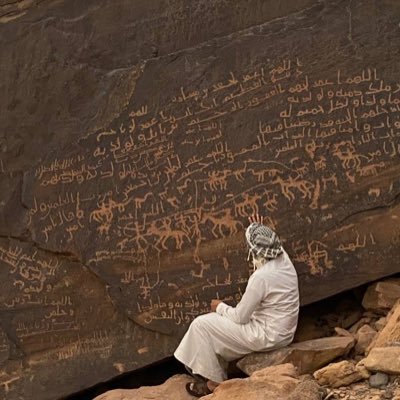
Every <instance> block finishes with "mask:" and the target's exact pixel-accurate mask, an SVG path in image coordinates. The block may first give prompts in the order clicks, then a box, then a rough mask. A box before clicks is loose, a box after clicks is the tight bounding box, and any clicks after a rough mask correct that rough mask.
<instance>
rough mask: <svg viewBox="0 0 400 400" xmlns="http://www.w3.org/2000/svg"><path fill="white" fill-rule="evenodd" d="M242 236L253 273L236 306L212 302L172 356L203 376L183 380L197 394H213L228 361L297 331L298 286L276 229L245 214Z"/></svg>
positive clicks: (281, 341)
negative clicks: (244, 238) (273, 229)
mask: <svg viewBox="0 0 400 400" xmlns="http://www.w3.org/2000/svg"><path fill="white" fill-rule="evenodd" d="M249 222H250V225H249V227H248V228H247V229H246V240H247V244H248V246H249V257H250V255H251V256H252V257H253V260H252V261H253V266H254V272H253V274H252V275H251V277H250V279H249V281H248V283H247V287H246V291H245V293H244V294H243V297H242V299H241V301H240V302H239V303H238V304H237V306H236V307H231V306H228V305H227V304H225V303H223V302H222V301H221V300H212V301H211V311H212V312H211V313H208V314H205V315H201V316H199V317H197V318H196V319H195V320H194V321H193V322H192V323H191V325H190V327H189V329H188V331H187V332H186V334H185V336H184V337H183V339H182V341H181V343H180V344H179V346H178V348H177V349H176V351H175V354H174V355H175V357H176V358H177V359H178V360H179V361H181V362H182V363H183V364H184V365H185V366H186V368H187V369H188V370H189V371H190V372H191V373H193V374H194V375H197V376H200V377H203V378H204V380H199V381H197V382H192V383H189V384H187V385H186V389H187V391H188V392H189V393H190V394H191V395H193V396H196V397H201V396H204V395H206V394H209V393H211V392H212V391H213V390H214V389H215V388H216V387H217V386H218V384H219V383H220V382H222V381H224V380H226V379H227V374H226V367H227V363H228V362H229V361H232V360H235V359H238V358H240V357H242V356H244V355H246V354H248V353H251V352H254V351H268V350H272V349H275V348H278V347H283V346H286V345H288V344H290V343H291V342H292V340H293V336H294V333H295V331H296V326H297V319H298V312H299V291H298V282H297V274H296V270H295V269H294V267H293V264H292V262H291V261H290V258H289V256H288V255H287V253H286V252H285V250H284V249H283V247H282V245H281V242H280V240H279V238H278V236H277V235H276V233H275V232H274V231H272V230H271V229H270V228H269V227H267V226H265V225H263V224H262V222H263V218H262V217H260V216H258V215H257V216H253V217H250V218H249Z"/></svg>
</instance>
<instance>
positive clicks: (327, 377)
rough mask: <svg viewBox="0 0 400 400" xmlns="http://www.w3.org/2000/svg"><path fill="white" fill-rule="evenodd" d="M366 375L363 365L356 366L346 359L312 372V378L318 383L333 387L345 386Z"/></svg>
mask: <svg viewBox="0 0 400 400" xmlns="http://www.w3.org/2000/svg"><path fill="white" fill-rule="evenodd" d="M368 377H369V373H368V371H367V370H366V369H365V368H364V367H362V366H356V365H355V364H353V363H352V362H350V361H347V360H345V361H340V362H338V363H333V364H329V365H327V366H326V367H324V368H321V369H320V370H318V371H316V372H315V373H314V378H315V379H316V380H317V381H318V383H319V384H320V385H329V386H331V387H334V388H338V387H340V386H347V385H350V384H351V383H353V382H357V381H360V380H362V379H367V378H368Z"/></svg>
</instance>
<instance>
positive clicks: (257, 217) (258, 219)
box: [249, 214, 264, 224]
mask: <svg viewBox="0 0 400 400" xmlns="http://www.w3.org/2000/svg"><path fill="white" fill-rule="evenodd" d="M263 221H264V217H263V216H262V215H259V214H253V215H252V216H251V217H249V222H250V223H251V224H252V223H253V222H257V223H259V224H262V223H263Z"/></svg>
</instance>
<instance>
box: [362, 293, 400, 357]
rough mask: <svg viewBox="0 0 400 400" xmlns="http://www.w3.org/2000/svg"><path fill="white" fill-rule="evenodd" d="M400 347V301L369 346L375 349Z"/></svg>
mask: <svg viewBox="0 0 400 400" xmlns="http://www.w3.org/2000/svg"><path fill="white" fill-rule="evenodd" d="M395 345H397V346H399V345H400V300H398V301H397V302H396V303H395V305H394V306H393V308H392V309H391V311H390V313H389V314H388V315H387V317H386V325H385V326H384V327H383V328H382V330H381V331H380V332H379V334H378V335H377V336H376V337H375V339H374V340H373V341H372V343H371V344H370V345H369V347H368V350H370V349H371V348H373V347H386V346H395Z"/></svg>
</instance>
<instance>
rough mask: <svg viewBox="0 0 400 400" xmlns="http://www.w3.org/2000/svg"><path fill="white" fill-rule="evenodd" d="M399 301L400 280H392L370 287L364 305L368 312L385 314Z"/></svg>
mask: <svg viewBox="0 0 400 400" xmlns="http://www.w3.org/2000/svg"><path fill="white" fill-rule="evenodd" d="M398 299H400V279H399V278H396V279H395V278H391V279H386V280H383V281H380V282H376V283H374V284H373V285H371V286H369V287H368V289H367V291H366V293H365V295H364V298H363V302H362V304H363V307H364V308H365V309H367V310H372V311H375V312H383V313H385V312H387V311H389V310H390V309H391V308H392V307H393V306H394V304H395V303H396V301H397V300H398Z"/></svg>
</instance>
